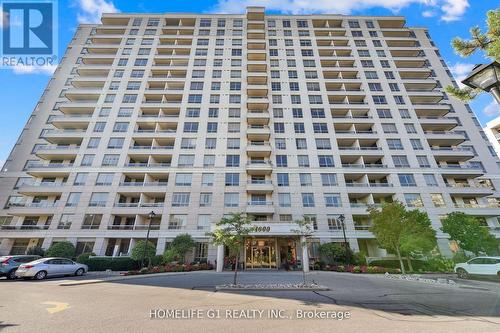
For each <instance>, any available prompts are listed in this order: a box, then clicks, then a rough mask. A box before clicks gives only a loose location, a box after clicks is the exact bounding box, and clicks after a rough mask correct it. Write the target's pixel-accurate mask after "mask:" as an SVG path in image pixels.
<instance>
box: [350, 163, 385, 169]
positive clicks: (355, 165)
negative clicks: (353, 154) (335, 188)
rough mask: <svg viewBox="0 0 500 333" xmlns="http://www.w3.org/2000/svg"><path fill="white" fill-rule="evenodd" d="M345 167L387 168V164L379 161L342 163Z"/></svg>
mask: <svg viewBox="0 0 500 333" xmlns="http://www.w3.org/2000/svg"><path fill="white" fill-rule="evenodd" d="M342 167H343V168H349V169H387V165H385V164H378V163H365V164H361V163H342Z"/></svg>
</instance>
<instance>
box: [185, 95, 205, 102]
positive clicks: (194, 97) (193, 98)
mask: <svg viewBox="0 0 500 333" xmlns="http://www.w3.org/2000/svg"><path fill="white" fill-rule="evenodd" d="M202 96H203V95H201V94H190V95H189V96H188V103H197V104H199V103H201V99H202Z"/></svg>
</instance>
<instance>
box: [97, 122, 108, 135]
mask: <svg viewBox="0 0 500 333" xmlns="http://www.w3.org/2000/svg"><path fill="white" fill-rule="evenodd" d="M105 127H106V123H104V122H97V123H95V125H94V133H102V132H104V128H105Z"/></svg>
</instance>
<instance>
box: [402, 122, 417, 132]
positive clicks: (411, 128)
mask: <svg viewBox="0 0 500 333" xmlns="http://www.w3.org/2000/svg"><path fill="white" fill-rule="evenodd" d="M405 129H406V132H407V133H408V134H413V133H417V129H416V128H415V125H413V124H405Z"/></svg>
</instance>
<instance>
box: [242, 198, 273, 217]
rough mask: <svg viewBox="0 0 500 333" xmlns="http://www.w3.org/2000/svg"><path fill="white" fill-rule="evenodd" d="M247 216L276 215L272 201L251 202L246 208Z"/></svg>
mask: <svg viewBox="0 0 500 333" xmlns="http://www.w3.org/2000/svg"><path fill="white" fill-rule="evenodd" d="M246 213H247V214H269V215H271V214H274V205H273V202H272V201H249V202H247V207H246Z"/></svg>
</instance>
